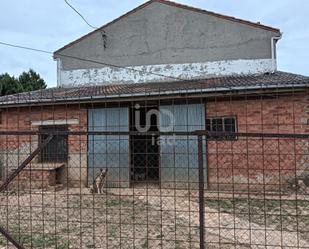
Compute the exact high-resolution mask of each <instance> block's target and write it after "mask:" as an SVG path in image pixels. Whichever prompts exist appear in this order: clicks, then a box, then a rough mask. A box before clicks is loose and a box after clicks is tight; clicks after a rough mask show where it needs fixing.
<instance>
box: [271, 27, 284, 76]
mask: <svg viewBox="0 0 309 249" xmlns="http://www.w3.org/2000/svg"><path fill="white" fill-rule="evenodd" d="M281 38H282V33H280V35H278V36H273V37H272V38H271V61H272V72H273V73H274V72H275V71H276V70H277V58H276V57H277V53H276V44H277V42H278V41H279V40H280V39H281Z"/></svg>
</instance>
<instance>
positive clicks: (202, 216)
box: [198, 136, 205, 249]
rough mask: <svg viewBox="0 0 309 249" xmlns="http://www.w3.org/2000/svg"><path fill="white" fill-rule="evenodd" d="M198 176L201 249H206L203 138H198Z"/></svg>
mask: <svg viewBox="0 0 309 249" xmlns="http://www.w3.org/2000/svg"><path fill="white" fill-rule="evenodd" d="M198 169H199V170H198V175H199V220H200V249H205V200H204V160H203V136H198Z"/></svg>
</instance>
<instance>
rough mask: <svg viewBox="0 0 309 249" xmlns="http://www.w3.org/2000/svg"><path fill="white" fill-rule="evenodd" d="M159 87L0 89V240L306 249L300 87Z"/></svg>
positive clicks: (307, 136) (303, 91) (305, 145)
mask: <svg viewBox="0 0 309 249" xmlns="http://www.w3.org/2000/svg"><path fill="white" fill-rule="evenodd" d="M267 77H272V79H273V80H277V81H278V79H277V78H276V77H277V76H276V75H272V76H267V75H265V76H263V79H264V78H265V79H266V78H267ZM253 78H254V77H253ZM254 79H255V78H254ZM267 79H268V78H267ZM238 80H240V79H238ZM280 82H281V78H280ZM162 84H163V83H161V84H159V83H157V84H152V85H151V86H153V85H155V86H156V87H157V88H158V89H157V90H158V92H152V91H151V89H152V88H151V89H150V90H149V91H146V90H147V89H148V88H147V86H148V85H149V84H145V85H142V84H140V85H133V86H131V85H130V86H118V87H117V88H115V87H109V86H92V87H84V88H67V89H65V88H64V89H61V88H60V89H47V90H42V91H37V92H32V93H25V94H20V95H14V96H8V97H2V98H1V105H0V108H1V110H0V248H1V249H2V248H14V247H17V248H46V249H52V248H58V249H62V248H63V249H65V248H72V249H76V248H123V249H129V248H130V249H133V248H139V249H142V248H151V249H157V248H162V249H163V248H164V249H166V248H168V249H169V248H171V249H181V248H183V249H186V248H192V249H193V248H201V249H203V248H308V245H309V236H308V235H309V197H308V194H309V168H308V167H309V122H308V120H309V112H308V110H309V99H308V88H305V87H304V86H303V85H301V86H299V87H296V86H295V88H292V87H289V88H280V87H279V86H278V87H277V88H272V89H269V88H264V87H261V88H259V89H258V88H257V89H254V90H252V89H251V88H248V89H243V90H239V89H238V88H237V90H229V91H227V90H226V91H225V92H222V91H221V90H222V89H221V88H218V89H217V88H212V89H211V91H210V90H209V88H206V85H201V87H200V88H198V86H199V85H198V84H202V83H198V82H195V83H194V84H195V85H194V84H193V83H192V84H193V85H192V86H195V87H196V88H195V89H193V88H192V87H191V88H190V89H187V90H183V91H181V92H180V90H179V89H178V88H177V89H176V88H175V89H172V86H174V85H175V84H176V83H175V84H174V83H170V85H169V86H168V87H167V86H165V87H167V88H168V89H166V91H162V92H160V87H161V86H162ZM177 84H178V83H177ZM185 84H187V82H185V83H184V82H182V83H181V84H180V83H179V86H184V85H185ZM188 84H189V83H188ZM190 86H191V85H190ZM280 86H281V85H280ZM177 87H178V85H177ZM207 87H208V85H207ZM163 88H164V86H163ZM119 89H120V90H121V91H124V90H123V89H125V90H126V89H127V91H128V93H126V94H127V95H125V96H124V95H119V96H118V95H117V94H118V93H117V94H116V95H117V96H116V95H115V96H114V95H108V96H107V94H111V93H110V92H112V93H114V92H117V91H118V90H119ZM130 89H135V90H134V91H135V92H134V94H136V95H134V96H133V93H132V94H131V93H130V91H131V90H130ZM205 89H206V90H207V91H208V92H204V90H205ZM120 90H119V91H120ZM143 90H145V93H142V91H143ZM89 92H90V95H89ZM104 93H105V94H106V96H103V95H102V94H104ZM91 94H97V95H96V96H92V95H91ZM99 94H101V95H102V96H103V97H102V96H101V95H100V96H101V97H100V96H99ZM87 96H88V97H89V96H90V97H91V98H88V97H87Z"/></svg>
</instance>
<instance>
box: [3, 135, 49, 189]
mask: <svg viewBox="0 0 309 249" xmlns="http://www.w3.org/2000/svg"><path fill="white" fill-rule="evenodd" d="M53 137H54V135H49V136H48V137H47V138H46V139H45V140H44V141H43V142H42V143H41V144H39V146H38V148H36V149H35V150H34V151H33V152H32V153H31V154H30V155H29V156H28V157H27V158H26V159H25V160H24V161H23V162H22V163H21V164H20V165H19V166H18V168H17V169H16V170H15V171H14V172H13V173H12V174H11V175H10V176H9V177H7V179H6V180H5V182H4V183H3V184H2V185H1V187H0V192H2V191H4V190H6V189H7V187H8V185H9V184H10V183H11V182H12V181H13V180H14V178H15V177H16V176H18V174H19V173H20V172H21V171H22V170H23V169H24V168H25V167H26V166H27V165H28V164H29V163H30V162H31V161H32V159H33V158H34V157H35V156H37V155H38V154H39V153H40V151H41V150H42V149H44V147H45V146H46V145H47V144H48V143H49V142H50V141H51V140H52V139H53Z"/></svg>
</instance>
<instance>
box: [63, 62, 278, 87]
mask: <svg viewBox="0 0 309 249" xmlns="http://www.w3.org/2000/svg"><path fill="white" fill-rule="evenodd" d="M130 68H131V69H134V70H130ZM136 70H138V71H142V72H137V71H136ZM274 70H276V69H275V68H273V61H272V60H271V59H255V60H230V61H214V62H205V63H186V64H162V65H145V66H134V67H127V69H120V68H113V67H104V68H95V69H77V70H62V69H61V68H59V71H60V72H59V73H58V86H62V87H68V86H79V85H109V84H121V83H123V84H125V83H126V84H128V83H132V84H134V83H147V82H166V81H173V80H175V79H172V78H169V77H173V78H180V79H183V80H190V79H199V78H210V77H217V76H231V75H251V74H261V73H266V72H272V71H274ZM152 73H154V74H152ZM156 74H157V75H156ZM159 74H160V75H165V76H167V77H164V76H160V75H159Z"/></svg>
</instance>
